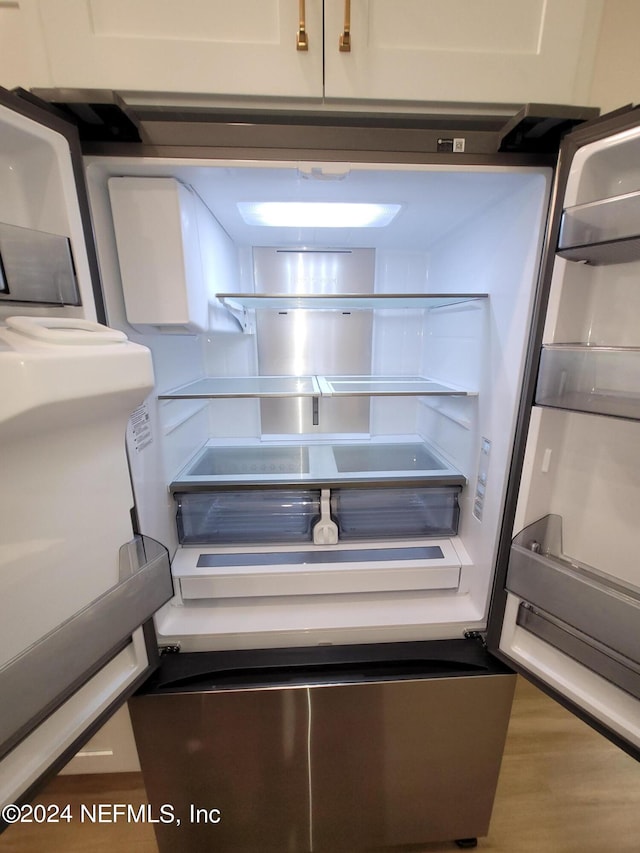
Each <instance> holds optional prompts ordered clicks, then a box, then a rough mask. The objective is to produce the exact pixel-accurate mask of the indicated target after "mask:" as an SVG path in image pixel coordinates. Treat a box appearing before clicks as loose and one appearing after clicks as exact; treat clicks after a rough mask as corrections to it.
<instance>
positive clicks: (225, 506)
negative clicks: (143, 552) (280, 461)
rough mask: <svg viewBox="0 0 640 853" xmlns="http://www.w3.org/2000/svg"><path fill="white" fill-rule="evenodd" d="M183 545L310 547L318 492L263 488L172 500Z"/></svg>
mask: <svg viewBox="0 0 640 853" xmlns="http://www.w3.org/2000/svg"><path fill="white" fill-rule="evenodd" d="M175 498H176V503H177V525H178V537H179V539H180V542H181V543H182V544H183V545H205V544H210V545H215V544H242V543H260V542H310V541H311V539H312V529H313V525H314V524H315V522H316V521H317V520H318V519H319V518H320V492H319V491H312V490H295V491H294V490H287V489H264V490H255V491H218V492H186V493H178V494H176V495H175Z"/></svg>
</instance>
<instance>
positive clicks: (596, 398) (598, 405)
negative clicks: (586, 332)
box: [536, 344, 640, 420]
mask: <svg viewBox="0 0 640 853" xmlns="http://www.w3.org/2000/svg"><path fill="white" fill-rule="evenodd" d="M536 403H537V404H538V405H539V406H550V407H553V408H559V409H570V410H572V411H578V412H588V413H591V414H597V415H611V416H612V417H618V418H630V419H633V420H640V348H637V347H602V346H588V345H586V344H582V345H580V344H553V345H549V346H545V347H543V349H542V356H541V360H540V371H539V374H538V385H537V388H536Z"/></svg>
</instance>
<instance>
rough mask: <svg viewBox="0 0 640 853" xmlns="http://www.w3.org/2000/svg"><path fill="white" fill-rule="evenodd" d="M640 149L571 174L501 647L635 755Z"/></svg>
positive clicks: (593, 159) (639, 739)
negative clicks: (623, 741)
mask: <svg viewBox="0 0 640 853" xmlns="http://www.w3.org/2000/svg"><path fill="white" fill-rule="evenodd" d="M639 146H640V135H639V134H638V131H637V129H634V130H627V131H624V132H621V133H618V134H617V135H615V136H613V137H611V138H609V139H606V140H604V141H600V142H594V143H591V144H589V145H586V146H584V147H583V148H581V149H579V152H578V154H577V155H576V157H575V158H574V162H573V164H572V168H571V174H570V178H569V181H568V184H567V190H566V197H565V202H564V220H563V226H562V229H561V233H560V250H559V253H558V256H557V257H556V260H555V264H554V271H553V279H552V288H551V294H550V309H549V313H548V316H547V323H546V327H545V331H544V340H543V352H542V360H541V367H540V372H539V376H538V384H537V391H536V406H535V407H534V410H533V415H532V420H531V425H530V429H529V436H528V441H527V446H526V457H525V470H524V477H523V484H524V486H523V488H522V489H521V498H520V501H519V504H518V508H517V517H516V521H515V529H514V535H516V539H515V540H514V545H513V546H512V555H511V561H510V564H509V572H508V576H507V583H506V586H507V590H508V591H509V595H508V603H507V616H506V619H505V627H504V629H503V633H502V639H501V643H500V646H501V648H502V649H503V650H504V651H505V652H507V654H508V655H509V656H510V657H511V658H512V659H514V660H516V661H517V662H519V663H521V664H523V665H526V666H527V668H528V669H529V670H530V671H532V672H533V673H534V674H535V675H537V676H538V677H540V678H543V679H544V680H545V681H546V682H547V683H549V684H550V685H551V686H553V687H555V688H557V689H562V690H563V692H565V693H566V695H568V697H569V698H570V699H571V700H572V701H574V702H575V703H576V704H577V705H578V706H579V707H582V708H583V709H584V710H585V711H587V712H588V713H589V714H591V715H592V716H593V717H595V718H596V719H597V720H600V721H601V722H603V723H605V724H607V725H610V726H611V727H612V728H613V730H614V732H617V733H618V734H620V735H621V736H623V737H625V738H626V740H627V741H628V742H629V741H630V742H631V743H632V744H634V745H635V746H636V747H637V746H638V745H640V726H639V725H638V718H637V708H636V707H635V706H636V705H637V697H638V696H640V646H639V645H638V632H637V620H638V613H639V612H640V572H639V569H638V559H637V506H638V489H639V487H640V463H639V460H640V429H639V428H638V426H639V425H638V418H639V415H640V409H639V407H638V399H639V398H638V387H639V380H640V372H639V370H638V358H639V354H640V332H639V329H638V323H637V317H638V312H639V311H640V290H639V289H638V275H639V274H640V254H639V253H638V236H637V235H638V221H639V217H638V207H637V199H638V197H639V195H640V194H639V192H638V189H639V187H640V168H639V167H638V149H639ZM567 258H568V259H567ZM541 534H542V535H541ZM536 552H537V553H536ZM541 579H544V582H545V589H544V590H543V589H542V588H541V586H539V584H540V580H541ZM611 708H613V709H615V710H614V712H613V713H612V712H611V710H610V709H611Z"/></svg>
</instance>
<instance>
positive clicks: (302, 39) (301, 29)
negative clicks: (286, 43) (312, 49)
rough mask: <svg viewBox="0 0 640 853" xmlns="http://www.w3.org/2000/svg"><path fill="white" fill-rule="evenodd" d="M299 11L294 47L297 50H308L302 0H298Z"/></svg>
mask: <svg viewBox="0 0 640 853" xmlns="http://www.w3.org/2000/svg"><path fill="white" fill-rule="evenodd" d="M299 8H300V13H299V16H298V17H299V23H298V34H297V38H296V47H297V49H298V50H309V36H308V35H307V28H306V27H307V25H306V18H307V16H306V14H305V8H304V0H300V7H299Z"/></svg>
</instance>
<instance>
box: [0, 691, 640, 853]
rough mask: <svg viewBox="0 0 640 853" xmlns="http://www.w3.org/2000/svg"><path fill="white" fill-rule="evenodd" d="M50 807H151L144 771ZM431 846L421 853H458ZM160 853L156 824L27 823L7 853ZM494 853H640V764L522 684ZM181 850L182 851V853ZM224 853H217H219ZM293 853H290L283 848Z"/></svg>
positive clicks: (9, 835)
mask: <svg viewBox="0 0 640 853" xmlns="http://www.w3.org/2000/svg"><path fill="white" fill-rule="evenodd" d="M35 802H37V803H40V804H45V805H46V804H50V803H57V804H64V803H67V802H70V803H72V804H73V809H74V814H77V813H78V811H79V806H80V804H81V803H82V804H85V805H89V806H91V805H92V804H98V803H131V804H132V805H133V806H135V807H136V808H137V807H138V806H140V805H141V804H142V803H144V802H145V793H144V788H143V786H142V780H141V777H140V776H139V774H135V773H127V774H114V775H104V776H59V777H57V778H56V779H54V780H53V781H52V782H51V783H50V784H49V785H48V787H47V788H46V790H45V791H43V792H42V793H41V794H40V796H39V797H38V799H37V800H36V801H35ZM457 849H458V848H457V847H456V846H455V845H454V844H431V845H427V846H426V847H424V848H422V850H421V851H418V850H416V848H414V850H413V853H451V851H455V850H457ZM115 850H118V851H122V853H157V847H156V844H155V840H154V836H153V829H152V827H151V826H150V825H149V824H141V823H139V824H135V823H115V824H113V823H103V824H91V823H84V824H80V823H79V822H78V821H77V820H74V821H73V822H72V823H70V824H66V823H64V822H63V823H59V824H48V825H36V824H22V825H16V826H13V827H10V828H9V829H8V830H7V831H6V832H5V833H4V834H3V835H2V836H0V851H2V853H103V851H104V853H113V851H115ZM478 850H479V851H486V853H638V851H640V763H638V762H636V761H634V760H633V759H632V758H630V757H629V756H627V755H625V754H624V753H623V752H621V751H620V750H618V749H616V748H615V747H614V746H612V745H611V744H610V743H609V742H608V741H607V740H605V739H604V738H603V737H601V736H600V735H598V734H597V733H596V732H594V731H592V730H591V729H590V728H589V727H588V726H586V725H585V724H584V723H582V722H580V721H579V720H577V719H576V718H575V717H573V716H572V715H571V714H569V713H568V712H567V711H565V710H564V709H563V708H561V707H560V706H559V705H557V704H556V703H555V702H552V701H551V700H550V699H548V698H547V697H546V696H545V695H544V694H542V693H541V692H540V691H538V690H537V689H536V688H534V687H532V686H531V685H530V684H529V683H528V682H526V681H524V680H522V679H519V680H518V687H517V690H516V699H515V703H514V707H513V713H512V717H511V723H510V726H509V734H508V737H507V745H506V750H505V755H504V759H503V763H502V770H501V774H500V781H499V784H498V794H497V798H496V803H495V807H494V812H493V819H492V822H491V828H490V832H489V835H488V837H487V838H483V839H480V841H479V845H478ZM175 853H180V851H179V850H176V851H175ZM213 853H214V852H213ZM283 853H285V851H283Z"/></svg>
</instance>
